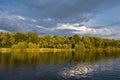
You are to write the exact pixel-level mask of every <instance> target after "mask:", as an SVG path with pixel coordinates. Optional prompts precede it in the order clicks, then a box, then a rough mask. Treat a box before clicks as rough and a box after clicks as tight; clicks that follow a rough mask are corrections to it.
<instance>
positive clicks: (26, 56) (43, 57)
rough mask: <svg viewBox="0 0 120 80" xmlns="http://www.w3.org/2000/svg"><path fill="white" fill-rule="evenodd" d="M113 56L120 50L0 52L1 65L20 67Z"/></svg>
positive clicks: (86, 60)
mask: <svg viewBox="0 0 120 80" xmlns="http://www.w3.org/2000/svg"><path fill="white" fill-rule="evenodd" d="M111 58H114V59H115V58H120V51H111V52H106V51H104V52H103V51H102V52H98V51H87V52H56V53H53V52H47V53H26V52H22V53H18V52H12V53H0V66H1V67H5V66H9V67H20V66H28V67H35V66H37V65H40V64H45V65H50V64H54V65H57V64H65V63H72V62H74V63H76V64H77V63H80V62H82V63H91V62H96V61H101V60H105V59H111Z"/></svg>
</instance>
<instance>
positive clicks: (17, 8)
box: [0, 0, 120, 39]
mask: <svg viewBox="0 0 120 80" xmlns="http://www.w3.org/2000/svg"><path fill="white" fill-rule="evenodd" d="M0 32H22V33H26V32H36V33H38V34H40V35H45V34H50V35H62V36H71V35H74V34H78V35H81V36H97V37H102V38H109V39H120V0H0Z"/></svg>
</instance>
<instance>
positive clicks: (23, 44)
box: [0, 32, 120, 49]
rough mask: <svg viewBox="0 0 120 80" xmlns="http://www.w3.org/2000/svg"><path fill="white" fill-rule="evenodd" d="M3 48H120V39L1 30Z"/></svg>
mask: <svg viewBox="0 0 120 80" xmlns="http://www.w3.org/2000/svg"><path fill="white" fill-rule="evenodd" d="M0 47H1V48H20V49H24V48H58V49H94V48H120V40H114V39H104V38H99V37H92V36H79V35H77V34H75V35H73V36H58V35H54V36H50V35H44V36H40V35H38V34H37V33H34V32H28V33H25V34H24V33H20V32H16V33H4V32H0Z"/></svg>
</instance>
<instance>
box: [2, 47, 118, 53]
mask: <svg viewBox="0 0 120 80" xmlns="http://www.w3.org/2000/svg"><path fill="white" fill-rule="evenodd" d="M86 50H98V51H111V50H120V48H97V49H86ZM86 50H75V49H56V48H26V49H12V48H0V52H3V53H5V52H12V51H13V52H14V51H15V52H22V51H23V52H61V51H86Z"/></svg>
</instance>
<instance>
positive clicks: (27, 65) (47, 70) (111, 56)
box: [0, 51, 120, 80]
mask: <svg viewBox="0 0 120 80" xmlns="http://www.w3.org/2000/svg"><path fill="white" fill-rule="evenodd" d="M119 74H120V51H107V52H106V51H86V52H84V51H83V52H81V51H77V52H56V53H55V52H42V53H39V52H38V53H37V52H36V53H26V52H11V53H0V80H120V76H119Z"/></svg>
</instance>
